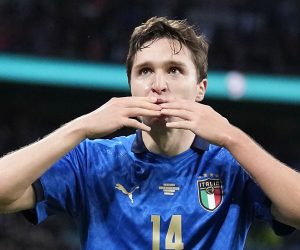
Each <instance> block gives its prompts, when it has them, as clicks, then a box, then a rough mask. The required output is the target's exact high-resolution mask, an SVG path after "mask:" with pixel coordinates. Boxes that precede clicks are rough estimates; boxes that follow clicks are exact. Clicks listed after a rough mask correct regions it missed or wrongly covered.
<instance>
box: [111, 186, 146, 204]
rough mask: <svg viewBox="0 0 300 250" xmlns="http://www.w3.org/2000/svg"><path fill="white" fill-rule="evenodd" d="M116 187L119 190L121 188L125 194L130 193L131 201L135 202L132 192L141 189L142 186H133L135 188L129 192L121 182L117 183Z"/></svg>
mask: <svg viewBox="0 0 300 250" xmlns="http://www.w3.org/2000/svg"><path fill="white" fill-rule="evenodd" d="M115 188H116V189H118V190H120V191H121V192H122V193H123V194H125V195H128V198H129V200H130V201H131V203H132V204H133V197H132V194H133V192H134V191H135V190H137V189H139V188H140V187H139V186H136V187H134V188H133V190H132V191H131V192H128V191H127V190H126V189H125V188H124V187H123V185H121V184H119V183H118V184H116V186H115Z"/></svg>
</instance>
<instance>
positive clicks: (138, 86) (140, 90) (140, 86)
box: [131, 80, 151, 96]
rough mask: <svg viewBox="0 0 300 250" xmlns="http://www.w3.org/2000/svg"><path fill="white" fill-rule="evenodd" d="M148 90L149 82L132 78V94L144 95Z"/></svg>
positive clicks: (149, 88)
mask: <svg viewBox="0 0 300 250" xmlns="http://www.w3.org/2000/svg"><path fill="white" fill-rule="evenodd" d="M150 90H151V87H150V84H147V83H146V82H145V81H143V80H134V81H132V83H131V94H132V96H146V95H147V94H148V93H149V91H150Z"/></svg>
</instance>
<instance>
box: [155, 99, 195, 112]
mask: <svg viewBox="0 0 300 250" xmlns="http://www.w3.org/2000/svg"><path fill="white" fill-rule="evenodd" d="M193 104H194V103H193V102H189V103H187V102H186V101H183V100H176V101H174V102H166V103H161V104H160V106H161V107H162V109H180V110H191V109H192V106H193Z"/></svg>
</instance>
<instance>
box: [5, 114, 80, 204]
mask: <svg viewBox="0 0 300 250" xmlns="http://www.w3.org/2000/svg"><path fill="white" fill-rule="evenodd" d="M82 123H83V121H82V118H78V119H76V120H74V121H72V122H70V123H68V124H66V125H64V126H63V127H61V128H59V129H57V130H56V131H54V132H53V133H51V134H49V135H48V136H46V137H45V138H43V139H42V140H40V141H37V142H35V143H33V144H31V145H29V146H26V147H24V148H22V149H20V150H18V151H15V152H12V153H10V154H8V155H6V156H4V157H2V158H1V159H0V204H9V203H11V202H14V201H15V200H17V199H18V198H19V197H20V196H21V195H22V194H23V193H24V192H25V190H26V189H27V188H28V187H29V186H30V185H31V184H32V183H33V182H34V181H35V180H36V179H38V178H39V177H40V176H41V175H42V174H43V173H44V172H45V171H46V170H47V169H48V168H49V167H50V166H51V165H52V164H53V163H55V162H56V161H57V160H58V159H60V158H61V157H62V156H63V155H65V154H66V153H67V152H69V151H70V150H71V149H72V148H74V147H75V146H76V145H77V144H78V143H80V141H82V140H83V139H84V138H85V135H84V131H83V129H82V128H83V126H82V125H83V124H82Z"/></svg>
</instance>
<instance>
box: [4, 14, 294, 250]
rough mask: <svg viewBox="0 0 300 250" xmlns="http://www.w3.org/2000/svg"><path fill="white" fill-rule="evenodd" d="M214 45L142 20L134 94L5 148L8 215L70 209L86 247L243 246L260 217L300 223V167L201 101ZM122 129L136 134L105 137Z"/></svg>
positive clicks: (135, 46) (37, 218) (130, 71)
mask: <svg viewBox="0 0 300 250" xmlns="http://www.w3.org/2000/svg"><path fill="white" fill-rule="evenodd" d="M207 52H208V44H207V42H206V41H205V38H204V37H203V36H202V35H197V34H196V32H195V31H194V29H193V27H191V26H189V25H188V24H187V23H186V22H184V21H176V20H168V19H166V18H156V17H155V18H151V19H150V20H148V21H147V22H146V23H144V24H142V25H141V26H139V27H137V28H136V29H135V30H134V32H133V34H132V37H131V39H130V47H129V53H128V57H127V75H128V81H129V83H130V89H131V93H132V96H131V97H123V98H113V99H111V100H110V101H108V102H107V103H105V104H104V105H103V106H101V107H100V108H99V109H97V110H95V111H93V112H91V113H89V114H86V115H84V116H81V117H79V118H77V119H75V120H73V121H71V122H69V123H67V124H66V125H64V126H63V127H61V128H59V129H58V130H56V131H55V132H53V133H52V134H50V135H48V136H47V137H45V138H44V139H42V140H40V141H38V142H36V143H34V144H32V145H29V146H27V147H24V148H22V149H20V150H18V151H16V152H13V153H11V154H8V155H6V156H4V157H3V158H2V159H1V160H0V178H1V179H0V204H1V206H0V207H1V211H2V212H4V213H8V212H16V211H22V210H25V211H24V214H25V215H26V216H27V217H28V218H29V219H30V220H31V221H32V222H33V223H40V222H42V221H43V220H45V219H46V218H47V217H48V216H50V215H52V214H55V213H58V212H61V211H63V212H66V213H68V214H69V215H71V216H72V217H73V218H74V220H75V221H76V222H77V224H78V226H79V232H80V239H81V245H82V249H154V250H156V249H176V250H179V249H242V248H243V246H244V243H245V239H246V235H247V232H248V230H249V227H250V225H251V222H252V220H253V218H254V217H257V218H260V219H263V220H265V221H267V222H269V223H271V224H272V226H273V228H274V230H275V232H276V233H278V234H279V235H284V234H287V233H289V232H291V231H293V228H291V227H289V226H286V225H284V224H288V225H291V226H293V227H297V228H299V225H300V212H299V211H300V209H299V207H300V204H299V203H300V197H299V194H300V190H299V189H300V187H299V183H300V181H299V178H300V177H299V175H298V174H297V173H296V172H294V171H293V170H291V169H290V168H288V167H286V166H284V165H283V164H282V163H280V162H278V161H277V160H276V159H274V158H273V157H272V156H270V155H269V154H268V153H267V152H265V151H264V150H263V149H261V148H260V147H259V146H258V145H257V144H256V143H255V142H254V141H253V140H252V139H250V138H249V137H248V136H247V135H246V134H245V133H244V132H242V131H241V130H240V129H238V128H236V127H234V126H233V125H231V124H230V123H229V122H228V121H227V120H226V119H225V118H224V117H222V116H221V115H220V114H218V113H217V112H215V111H214V110H213V109H212V108H211V107H209V106H206V105H203V104H200V103H199V102H201V101H202V100H203V98H204V95H205V91H206V88H207V75H206V74H207ZM135 118H139V119H135ZM124 126H129V127H133V128H136V129H137V132H136V134H133V135H129V136H127V137H117V138H113V139H110V140H109V139H99V138H101V137H103V136H105V135H108V134H110V133H112V132H114V131H116V130H117V129H119V128H121V127H124ZM96 138H97V139H96ZM250 176H251V177H250ZM256 183H258V185H259V186H260V187H259V186H257V185H256ZM281 223H284V224H281Z"/></svg>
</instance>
